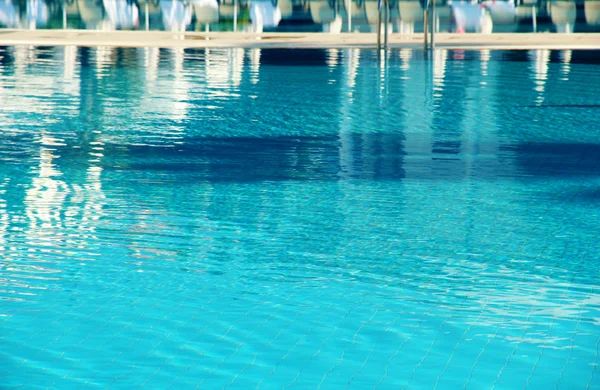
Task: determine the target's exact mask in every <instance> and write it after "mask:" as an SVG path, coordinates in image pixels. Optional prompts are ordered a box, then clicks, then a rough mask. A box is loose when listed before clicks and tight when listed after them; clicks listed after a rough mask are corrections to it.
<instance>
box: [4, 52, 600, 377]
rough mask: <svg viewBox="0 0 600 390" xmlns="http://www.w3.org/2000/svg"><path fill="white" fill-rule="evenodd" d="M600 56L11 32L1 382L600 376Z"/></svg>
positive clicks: (6, 79) (7, 81)
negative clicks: (25, 43)
mask: <svg viewBox="0 0 600 390" xmlns="http://www.w3.org/2000/svg"><path fill="white" fill-rule="evenodd" d="M599 63H600V58H599V57H598V54H597V53H593V52H592V53H590V52H577V51H573V52H570V51H565V52H549V51H543V50H542V51H531V52H525V51H523V52H489V51H483V52H462V51H451V52H447V51H438V52H436V53H435V54H434V58H433V59H432V60H431V61H428V60H425V59H424V58H423V53H421V52H418V51H408V50H403V51H392V52H391V53H390V54H389V56H388V57H382V58H378V57H377V56H376V54H375V53H374V52H370V51H358V50H349V51H341V50H340V51H337V50H329V51H320V50H312V51H310V50H309V51H281V50H262V51H260V50H248V51H244V50H241V49H232V50H189V51H185V52H184V51H173V50H161V51H159V50H157V49H137V50H134V49H128V50H115V49H108V48H100V49H97V50H96V49H80V48H74V47H66V48H28V47H20V48H0V253H1V257H0V387H1V388H11V387H13V386H24V387H25V388H78V387H83V388H88V387H97V388H105V387H109V386H114V387H117V388H135V387H140V386H142V385H144V386H145V387H149V388H174V389H184V388H197V387H199V388H207V389H212V388H224V387H226V388H240V389H246V388H257V387H260V388H267V389H268V388H288V387H289V388H298V389H316V388H322V389H340V388H354V389H363V388H380V389H399V388H410V389H413V388H415V389H417V388H418V389H429V388H438V389H451V388H469V389H478V388H497V389H516V388H532V389H549V388H561V389H586V388H587V389H597V388H600V372H599V370H598V369H597V365H598V364H599V363H600V359H599V358H598V354H599V343H600V336H599V335H600V286H599V279H600V272H599V269H600V267H599V266H598V265H599V258H600V230H599V228H598V221H599V220H600V141H599V140H600V126H599V124H600V123H599V118H600V116H599V115H600V94H598V83H597V80H598V72H599V71H600V67H599V65H598V64H599Z"/></svg>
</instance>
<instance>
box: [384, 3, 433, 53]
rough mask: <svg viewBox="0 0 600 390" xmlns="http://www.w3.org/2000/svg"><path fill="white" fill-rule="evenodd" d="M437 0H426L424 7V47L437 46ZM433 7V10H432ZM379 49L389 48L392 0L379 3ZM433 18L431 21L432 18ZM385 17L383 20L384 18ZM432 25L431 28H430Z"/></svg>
mask: <svg viewBox="0 0 600 390" xmlns="http://www.w3.org/2000/svg"><path fill="white" fill-rule="evenodd" d="M436 2H437V1H436V0H433V1H431V0H426V1H425V4H424V7H423V49H425V50H427V49H429V50H433V49H434V48H435V29H436V10H435V3H436ZM430 9H431V11H430ZM377 10H378V13H377V50H378V51H381V49H384V50H387V49H388V48H389V46H388V33H389V23H390V0H379V1H378V4H377ZM430 18H431V22H430V20H429V19H430ZM382 19H383V20H382ZM382 21H383V25H384V26H385V27H384V32H383V47H382V45H381V24H382ZM430 26H431V29H430V28H429V27H430Z"/></svg>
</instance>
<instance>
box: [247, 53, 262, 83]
mask: <svg viewBox="0 0 600 390" xmlns="http://www.w3.org/2000/svg"><path fill="white" fill-rule="evenodd" d="M260 50H261V49H250V50H249V52H250V82H251V83H252V84H257V83H258V82H259V79H260Z"/></svg>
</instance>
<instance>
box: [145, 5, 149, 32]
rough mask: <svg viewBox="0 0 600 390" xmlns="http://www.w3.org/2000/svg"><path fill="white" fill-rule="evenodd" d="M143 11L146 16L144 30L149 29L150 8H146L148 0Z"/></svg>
mask: <svg viewBox="0 0 600 390" xmlns="http://www.w3.org/2000/svg"><path fill="white" fill-rule="evenodd" d="M144 13H145V18H146V31H149V30H150V10H149V9H148V1H147V0H146V4H144Z"/></svg>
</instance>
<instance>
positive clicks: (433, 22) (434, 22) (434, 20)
mask: <svg viewBox="0 0 600 390" xmlns="http://www.w3.org/2000/svg"><path fill="white" fill-rule="evenodd" d="M432 2H433V8H432V9H431V44H430V45H429V47H430V48H431V50H433V49H434V48H435V29H436V27H437V15H436V14H435V3H436V0H433V1H432Z"/></svg>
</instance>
